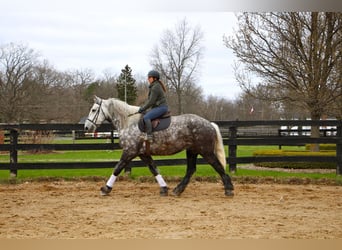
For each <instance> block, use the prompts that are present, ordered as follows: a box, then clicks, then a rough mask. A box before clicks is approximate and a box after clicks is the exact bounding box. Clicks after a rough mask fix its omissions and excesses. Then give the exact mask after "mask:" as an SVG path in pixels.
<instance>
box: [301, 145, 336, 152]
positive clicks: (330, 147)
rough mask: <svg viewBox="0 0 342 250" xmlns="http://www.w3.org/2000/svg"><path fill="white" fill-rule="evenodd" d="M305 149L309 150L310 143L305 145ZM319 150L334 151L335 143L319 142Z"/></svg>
mask: <svg viewBox="0 0 342 250" xmlns="http://www.w3.org/2000/svg"><path fill="white" fill-rule="evenodd" d="M305 149H306V150H310V144H306V145H305ZM319 150H333V151H336V144H319Z"/></svg>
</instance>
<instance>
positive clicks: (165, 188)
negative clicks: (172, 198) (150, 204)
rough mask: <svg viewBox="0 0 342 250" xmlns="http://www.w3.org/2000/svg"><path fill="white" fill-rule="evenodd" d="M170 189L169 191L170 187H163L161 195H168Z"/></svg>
mask: <svg viewBox="0 0 342 250" xmlns="http://www.w3.org/2000/svg"><path fill="white" fill-rule="evenodd" d="M168 191H169V188H168V187H161V188H160V196H168Z"/></svg>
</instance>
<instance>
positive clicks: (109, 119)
mask: <svg viewBox="0 0 342 250" xmlns="http://www.w3.org/2000/svg"><path fill="white" fill-rule="evenodd" d="M96 104H97V105H99V108H98V109H97V111H96V114H95V115H94V118H93V119H92V120H90V119H89V118H87V121H89V122H90V123H92V124H93V125H94V126H95V127H97V125H96V122H97V119H98V118H99V115H100V112H102V114H103V116H104V118H105V120H107V121H109V122H111V123H112V119H111V118H110V117H108V116H106V114H105V112H104V111H103V109H102V100H101V101H100V103H96Z"/></svg>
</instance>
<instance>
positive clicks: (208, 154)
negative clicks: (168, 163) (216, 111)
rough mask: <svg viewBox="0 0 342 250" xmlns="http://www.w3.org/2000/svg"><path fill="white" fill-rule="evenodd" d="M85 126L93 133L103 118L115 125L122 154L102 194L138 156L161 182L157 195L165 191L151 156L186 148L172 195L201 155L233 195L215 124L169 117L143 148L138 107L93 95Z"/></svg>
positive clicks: (182, 187) (191, 117) (187, 117)
mask: <svg viewBox="0 0 342 250" xmlns="http://www.w3.org/2000/svg"><path fill="white" fill-rule="evenodd" d="M94 102H95V103H94V105H93V106H92V107H91V109H90V112H89V115H88V118H87V120H86V122H85V124H84V128H85V130H86V131H88V132H94V131H95V130H96V128H97V127H98V126H100V125H101V123H102V122H103V121H105V120H109V121H111V122H112V123H113V125H114V126H115V127H116V128H118V130H119V136H120V146H121V147H122V149H123V153H122V155H121V158H120V160H119V162H118V163H117V165H116V166H115V168H114V171H113V173H112V175H111V176H110V178H109V179H108V181H107V183H106V185H105V186H103V187H101V194H102V195H108V194H109V193H110V192H111V190H112V188H113V185H114V183H115V181H116V179H117V177H118V176H119V174H120V173H121V171H122V170H123V169H124V168H125V167H127V166H128V164H129V163H130V161H131V160H133V159H134V158H135V157H137V156H139V157H140V158H141V159H142V160H143V161H144V162H145V163H146V164H147V165H148V166H149V169H150V171H151V173H152V174H153V175H154V176H155V178H156V180H157V182H158V184H159V185H160V195H161V196H166V195H167V194H168V186H167V184H166V182H165V181H164V179H163V177H162V176H161V175H160V173H159V171H158V169H157V166H156V164H155V163H154V161H153V159H152V157H151V155H172V154H175V153H178V152H180V151H182V150H186V157H187V169H186V174H185V176H184V178H183V179H182V180H181V182H180V183H179V184H178V185H177V186H176V187H175V188H174V190H173V194H174V195H177V196H179V195H180V194H181V193H182V192H183V191H184V190H185V188H186V186H187V185H188V183H189V181H190V178H191V176H192V175H193V173H194V172H195V171H196V159H197V156H198V155H201V156H202V157H203V158H204V159H205V160H206V161H207V162H208V163H209V164H210V165H211V166H212V167H213V168H214V169H215V170H216V172H217V173H218V174H219V175H220V176H221V179H222V182H223V186H224V190H225V195H226V196H233V195H234V193H233V190H234V186H233V184H232V182H231V178H230V177H229V175H227V174H226V172H225V167H226V156H225V151H224V147H223V143H222V137H221V133H220V130H219V128H218V126H217V125H216V124H215V123H211V122H209V121H208V120H206V119H204V118H202V117H199V116H197V115H194V114H184V115H179V116H172V117H171V124H170V126H169V127H168V128H167V129H165V130H162V131H158V132H154V133H153V141H152V143H151V145H150V148H149V150H148V151H149V152H148V153H147V150H146V143H145V141H144V139H143V138H144V133H143V132H141V131H140V130H139V128H138V121H139V119H140V118H141V114H139V113H138V110H139V107H137V106H131V105H128V104H127V103H125V102H123V101H120V100H118V99H115V98H111V99H106V100H103V99H101V98H99V97H96V96H95V99H94Z"/></svg>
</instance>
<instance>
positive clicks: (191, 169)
mask: <svg viewBox="0 0 342 250" xmlns="http://www.w3.org/2000/svg"><path fill="white" fill-rule="evenodd" d="M186 159H187V169H186V173H185V176H184V178H183V179H182V181H181V182H180V183H179V184H178V185H177V187H175V189H174V190H173V194H174V195H177V196H179V195H180V194H181V193H183V191H184V190H185V188H186V186H187V185H188V184H189V181H190V178H191V176H192V175H193V174H194V173H195V171H196V160H197V154H196V153H193V152H192V151H191V150H187V151H186Z"/></svg>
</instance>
